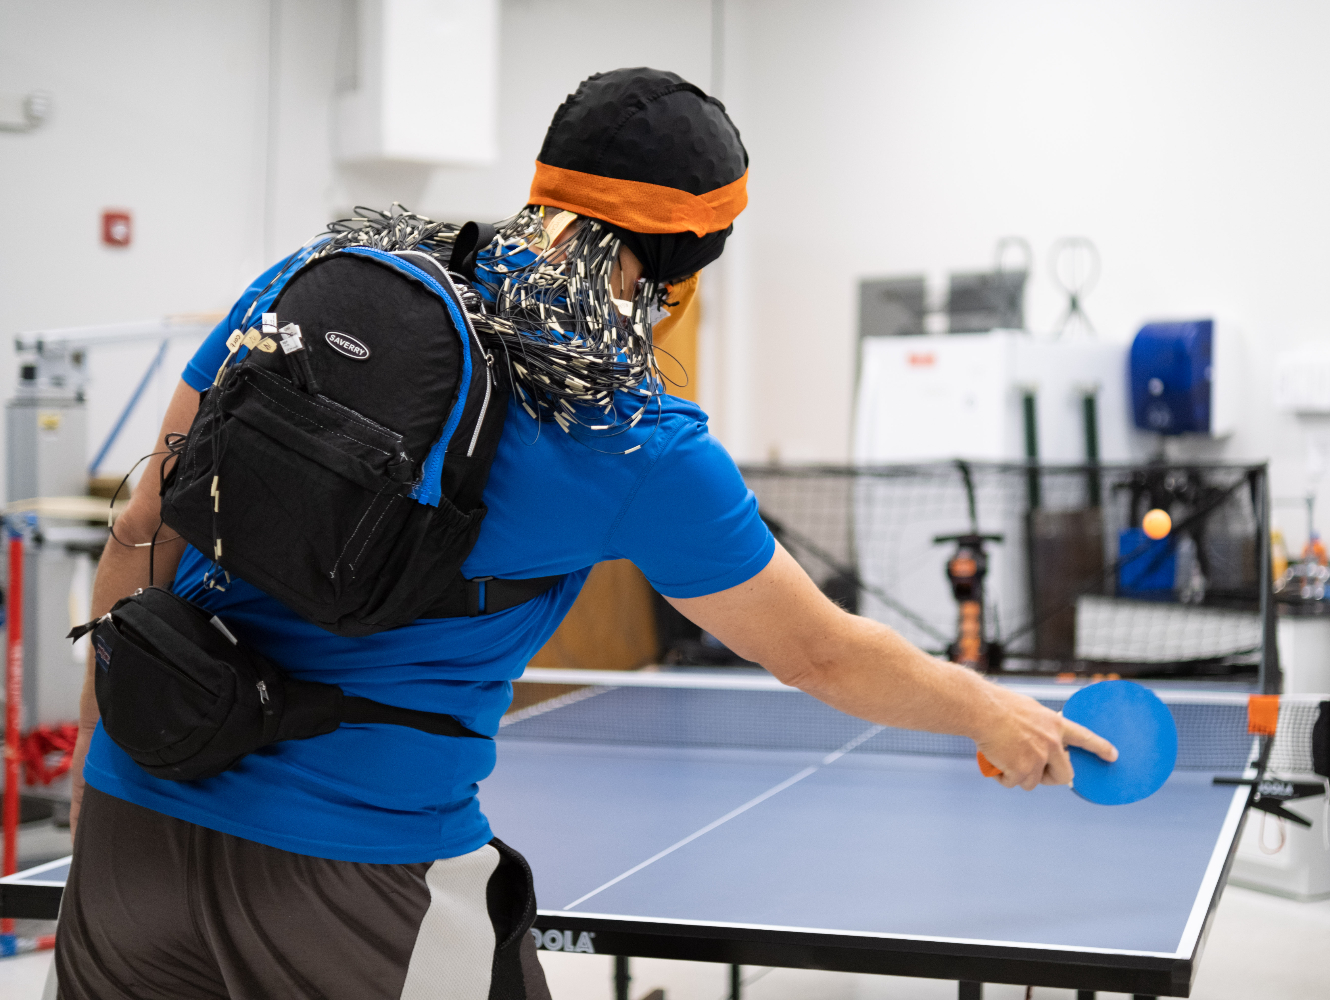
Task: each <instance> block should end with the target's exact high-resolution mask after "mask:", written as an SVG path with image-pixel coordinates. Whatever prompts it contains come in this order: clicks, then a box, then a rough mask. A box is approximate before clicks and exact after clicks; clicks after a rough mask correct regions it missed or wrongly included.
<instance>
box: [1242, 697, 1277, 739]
mask: <svg viewBox="0 0 1330 1000" xmlns="http://www.w3.org/2000/svg"><path fill="white" fill-rule="evenodd" d="M1278 728H1279V695H1277V694H1254V695H1252V696H1251V697H1249V698H1248V699H1247V732H1249V733H1252V734H1254V735H1256V736H1273V735H1274V734H1275V730H1276V729H1278Z"/></svg>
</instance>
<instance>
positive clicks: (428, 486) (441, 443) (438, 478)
mask: <svg viewBox="0 0 1330 1000" xmlns="http://www.w3.org/2000/svg"><path fill="white" fill-rule="evenodd" d="M339 252H340V253H350V254H356V255H358V256H360V257H368V258H370V260H375V261H378V262H379V263H380V264H386V265H388V266H389V267H391V268H394V269H396V270H397V271H398V272H400V273H401V274H403V275H405V276H406V277H408V278H410V279H412V280H413V281H418V282H420V283H421V284H422V285H424V286H425V287H426V288H428V289H429V290H430V291H432V292H434V293H435V294H436V295H438V296H439V298H441V299H443V303H444V305H446V306H447V307H448V315H449V316H450V317H452V321H453V326H454V327H455V328H456V331H457V336H458V339H459V340H460V341H461V344H462V385H461V388H460V389H459V391H458V393H457V402H456V403H454V404H453V409H452V412H451V413H449V414H448V419H447V421H446V422H445V423H444V425H443V433H442V434H440V435H439V440H438V441H436V442H435V443H434V446H433V447H432V448H430V450H429V455H428V456H427V457H426V459H425V468H424V471H423V472H422V473H421V475H420V482H419V483H417V484H416V488H415V489H413V490H412V491H411V498H412V499H413V500H415V501H417V502H418V503H423V504H427V505H428V506H430V507H437V506H439V499H440V498H441V497H442V496H443V460H444V457H445V453H446V452H447V451H448V444H449V442H451V441H452V439H453V434H454V433H455V432H456V430H457V427H458V425H459V424H460V423H461V422H462V413H463V412H464V411H465V410H466V400H467V397H468V396H469V395H470V394H471V342H470V340H469V339H468V336H469V334H470V332H471V327H470V326H469V325H468V323H467V321H466V316H465V315H464V314H463V313H462V311H461V309H460V308H458V305H457V303H456V302H454V301H453V297H452V296H451V295H449V294H448V292H447V291H445V290H444V287H443V286H442V285H440V284H439V283H438V281H436V280H435V279H434V277H433V276H432V275H430V274H428V273H426V272H425V271H422V270H421V269H420V268H418V267H416V266H415V265H414V264H412V263H411V262H410V261H408V260H403V259H402V258H401V257H395V256H393V255H392V254H390V253H385V252H384V251H382V250H375V249H374V248H372V247H347V248H346V249H345V250H341V251H339Z"/></svg>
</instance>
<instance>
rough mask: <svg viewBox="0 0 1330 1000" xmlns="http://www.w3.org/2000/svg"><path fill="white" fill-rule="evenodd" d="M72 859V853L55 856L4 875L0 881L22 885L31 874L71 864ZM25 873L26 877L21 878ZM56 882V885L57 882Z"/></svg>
mask: <svg viewBox="0 0 1330 1000" xmlns="http://www.w3.org/2000/svg"><path fill="white" fill-rule="evenodd" d="M73 860H74V855H72V854H67V855H65V856H64V857H63V858H56V859H55V860H54V861H44V862H42V863H41V864H40V865H33V866H32V867H31V868H25V869H23V870H22V871H17V872H15V873H14V874H13V875H6V876H4V877H3V878H0V882H3V883H4V884H5V885H11V884H14V883H18V884H20V885H22V884H23V883H24V882H28V881H29V879H30V878H31V876H33V875H40V874H41V873H42V872H49V871H50V870H51V869H52V868H62V867H64V866H65V865H68V864H71V863H72V862H73ZM25 875H26V876H28V879H25V878H23V876H25ZM29 884H31V883H29ZM56 884H57V885H58V884H59V883H56Z"/></svg>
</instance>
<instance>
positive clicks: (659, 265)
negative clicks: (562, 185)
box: [533, 67, 748, 282]
mask: <svg viewBox="0 0 1330 1000" xmlns="http://www.w3.org/2000/svg"><path fill="white" fill-rule="evenodd" d="M537 161H538V162H537V172H538V178H539V176H540V169H541V164H544V165H548V166H550V167H557V168H561V169H563V170H569V171H577V172H579V173H581V174H589V175H593V176H594V177H597V178H607V179H612V180H617V181H627V182H635V183H639V184H651V185H657V186H660V187H667V188H674V189H675V190H677V191H683V192H687V193H688V194H690V195H697V196H703V195H707V194H710V193H712V192H716V191H717V190H718V189H722V188H727V187H730V186H732V185H735V184H736V182H738V181H741V180H742V179H743V178H744V177H745V175H746V173H747V170H748V151H747V150H746V149H745V148H744V145H743V142H742V140H741V138H740V136H739V130H738V128H736V127H735V125H734V122H732V121H731V120H730V117H729V115H728V114H726V112H725V105H724V104H722V103H721V102H720V101H719V100H717V99H716V98H714V97H710V96H708V95H707V94H706V93H705V92H703V91H702V90H701V89H700V88H699V87H696V86H694V85H693V84H691V83H689V82H688V81H686V80H684V79H683V78H682V77H681V76H679V75H678V74H677V73H670V72H667V71H664V70H657V69H650V68H648V67H634V68H630V69H616V70H611V71H610V72H607V73H597V74H595V75H593V76H590V77H588V78H587V79H585V80H583V81H582V83H581V84H580V85H579V86H578V88H577V91H576V92H575V93H573V94H570V95H569V96H568V98H567V99H566V100H565V101H564V102H563V104H561V105H560V106H559V108H558V110H557V111H555V113H554V118H553V120H552V121H551V122H550V127H549V130H548V131H547V132H546V134H545V142H544V144H543V145H542V146H541V149H540V155H539V156H538V157H537ZM536 196H537V192H536V190H535V186H533V200H534V199H535V197H536ZM739 197H741V198H742V201H739V202H738V204H739V209H740V210H741V209H742V204H743V202H746V195H742V194H740V195H739ZM542 203H547V204H548V203H554V204H557V201H554V202H550V201H548V200H542ZM565 207H567V206H565ZM603 214H604V215H609V214H611V213H609V212H604V213H603ZM734 214H737V211H734V212H732V213H731V214H730V215H729V217H728V218H724V225H723V226H721V227H719V228H717V229H716V230H715V231H707V232H705V233H701V234H700V235H699V232H697V231H686V230H685V231H679V232H662V231H661V226H660V225H651V226H646V225H643V224H642V220H641V216H640V213H629V214H628V215H627V216H626V217H623V218H620V219H617V220H616V219H614V218H608V219H604V220H603V221H605V222H606V223H607V224H608V225H609V227H610V228H611V229H612V230H613V231H614V232H615V234H616V235H617V236H618V237H619V238H620V239H621V240H622V241H623V242H624V243H625V244H626V245H627V246H628V248H629V249H630V250H632V251H633V253H634V254H636V256H637V257H638V259H639V260H640V261H641V262H642V267H643V273H644V275H645V276H646V277H647V278H650V279H652V280H655V281H662V282H669V281H675V280H678V279H680V278H683V277H686V276H687V275H689V274H692V273H694V272H695V271H699V270H701V269H702V268H703V267H705V266H706V265H707V264H709V263H711V262H712V261H713V260H715V259H716V258H717V257H719V256H720V255H721V252H722V251H723V250H724V248H725V240H726V238H727V237H728V236H729V234H730V233H731V232H732V231H733V228H734V227H733V225H732V224H731V220H732V218H733V215H734ZM596 217H601V214H597V216H596ZM644 229H649V230H650V231H645V232H644V231H643V230H644Z"/></svg>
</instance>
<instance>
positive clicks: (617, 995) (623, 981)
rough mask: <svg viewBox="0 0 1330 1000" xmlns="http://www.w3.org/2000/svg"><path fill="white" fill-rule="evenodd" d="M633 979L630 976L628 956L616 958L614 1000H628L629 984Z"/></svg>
mask: <svg viewBox="0 0 1330 1000" xmlns="http://www.w3.org/2000/svg"><path fill="white" fill-rule="evenodd" d="M631 979H632V977H631V976H630V975H628V957H627V956H626V955H615V956H614V1000H628V983H629V981H630V980H631Z"/></svg>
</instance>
